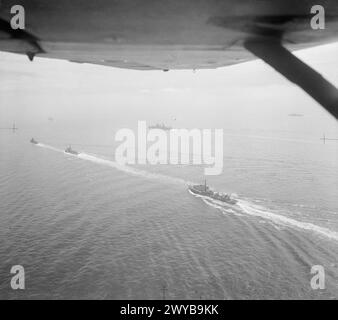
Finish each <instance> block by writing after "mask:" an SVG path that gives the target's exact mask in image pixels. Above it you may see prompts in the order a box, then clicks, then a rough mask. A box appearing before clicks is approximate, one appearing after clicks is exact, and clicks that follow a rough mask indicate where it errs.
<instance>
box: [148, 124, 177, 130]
mask: <svg viewBox="0 0 338 320" xmlns="http://www.w3.org/2000/svg"><path fill="white" fill-rule="evenodd" d="M149 129H161V130H166V131H169V130H171V129H172V128H171V127H167V126H166V125H165V124H164V123H157V124H155V125H152V126H149Z"/></svg>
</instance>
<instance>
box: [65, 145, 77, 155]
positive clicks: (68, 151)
mask: <svg viewBox="0 0 338 320" xmlns="http://www.w3.org/2000/svg"><path fill="white" fill-rule="evenodd" d="M65 152H66V153H70V154H74V155H76V156H77V155H79V154H80V152H77V151H75V150H73V149H72V147H71V146H69V147H68V148H66V150H65Z"/></svg>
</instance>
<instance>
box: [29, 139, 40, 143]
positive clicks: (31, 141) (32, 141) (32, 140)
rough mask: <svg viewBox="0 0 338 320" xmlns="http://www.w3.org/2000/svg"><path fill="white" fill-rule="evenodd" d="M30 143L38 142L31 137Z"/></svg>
mask: <svg viewBox="0 0 338 320" xmlns="http://www.w3.org/2000/svg"><path fill="white" fill-rule="evenodd" d="M30 143H33V144H38V143H39V142H37V141H36V140H35V139H34V138H32V139H31V140H30Z"/></svg>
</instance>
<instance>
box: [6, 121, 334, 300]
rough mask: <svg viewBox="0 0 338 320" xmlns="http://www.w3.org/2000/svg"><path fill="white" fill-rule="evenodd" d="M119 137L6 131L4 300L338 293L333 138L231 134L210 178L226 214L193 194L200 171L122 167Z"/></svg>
mask: <svg viewBox="0 0 338 320" xmlns="http://www.w3.org/2000/svg"><path fill="white" fill-rule="evenodd" d="M290 121H303V120H302V119H290ZM133 124H134V125H135V123H133ZM18 125H20V124H18ZM295 127H298V126H295ZM116 130H117V127H111V128H110V127H109V125H107V126H106V127H104V126H98V127H97V128H96V130H95V129H93V128H91V130H87V131H86V130H82V131H79V130H77V129H75V128H72V127H71V126H66V127H65V126H64V123H59V122H58V120H54V121H47V120H46V123H44V124H40V125H32V124H30V123H28V122H27V123H22V124H21V127H20V128H19V130H18V131H17V132H15V133H12V132H11V131H8V130H7V131H6V130H2V131H1V132H0V150H1V153H0V173H1V174H0V238H1V246H0V261H1V263H0V298H3V299H16V298H24V299H42V298H47V299H60V298H65V299H68V298H69V299H74V298H79V299H162V298H163V287H165V298H166V299H200V298H202V299H248V298H250V299H324V298H325V299H337V298H338V197H337V194H338V192H337V191H338V180H337V179H338V161H337V160H338V157H337V154H338V153H337V150H338V143H336V142H334V141H331V142H327V143H326V144H324V143H323V142H322V141H321V140H320V139H319V138H320V137H319V136H318V137H310V138H306V137H301V136H300V135H297V132H291V133H290V132H267V131H259V130H256V131H252V132H240V131H236V132H234V131H231V130H228V131H227V130H226V129H225V132H224V150H225V151H224V170H223V173H222V174H221V175H219V176H210V177H207V179H208V184H209V185H210V187H212V188H214V189H215V190H217V191H223V192H228V193H231V194H232V196H233V197H234V198H236V199H237V200H238V203H237V204H236V205H226V204H222V203H219V202H217V201H214V200H211V199H207V198H204V197H198V196H194V195H192V194H190V193H189V192H188V190H187V185H188V184H189V183H191V182H193V183H203V179H204V175H203V169H204V167H203V166H194V165H180V166H173V165H162V166H150V165H143V166H140V165H135V166H121V165H118V164H117V163H116V162H115V161H114V150H115V149H114V148H115V147H116V142H114V132H115V131H116ZM32 137H34V138H35V139H37V140H38V141H39V142H40V143H39V144H38V145H32V144H30V143H29V140H30V139H31V138H32ZM70 143H71V144H72V147H73V148H74V149H76V150H78V151H81V154H80V155H79V156H73V155H68V154H65V153H64V152H63V150H64V148H65V147H66V146H67V145H68V144H70ZM13 265H22V266H24V268H25V276H26V280H25V287H26V288H25V290H21V291H20V290H17V291H14V290H12V289H11V288H10V279H11V274H10V269H11V267H12V266H13ZM314 265H321V266H323V267H324V269H325V289H324V290H313V289H312V288H311V285H310V281H311V278H312V277H313V275H312V274H311V268H312V266H314Z"/></svg>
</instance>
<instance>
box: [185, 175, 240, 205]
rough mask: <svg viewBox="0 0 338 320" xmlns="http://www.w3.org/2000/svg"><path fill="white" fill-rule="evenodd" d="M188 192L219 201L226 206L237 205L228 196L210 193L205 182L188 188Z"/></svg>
mask: <svg viewBox="0 0 338 320" xmlns="http://www.w3.org/2000/svg"><path fill="white" fill-rule="evenodd" d="M188 190H189V191H190V192H191V193H193V194H195V195H199V196H204V197H208V198H211V199H214V200H218V201H221V202H225V203H228V204H236V203H237V201H236V200H235V199H232V198H231V197H230V196H229V195H228V194H224V193H219V192H214V191H212V190H211V189H210V188H209V187H208V186H207V181H206V180H205V181H204V184H201V185H192V186H191V185H190V186H188Z"/></svg>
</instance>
